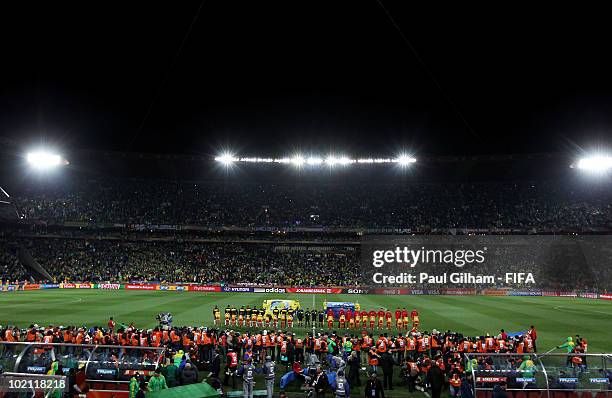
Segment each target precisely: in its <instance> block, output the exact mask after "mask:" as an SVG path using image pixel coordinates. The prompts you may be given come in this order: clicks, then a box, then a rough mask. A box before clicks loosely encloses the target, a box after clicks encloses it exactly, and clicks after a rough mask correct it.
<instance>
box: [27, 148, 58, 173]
mask: <svg viewBox="0 0 612 398" xmlns="http://www.w3.org/2000/svg"><path fill="white" fill-rule="evenodd" d="M26 160H27V162H28V164H29V165H30V166H31V167H33V168H35V169H37V170H49V169H53V168H55V167H58V166H61V165H62V164H66V162H65V161H64V162H62V157H61V156H60V155H58V154H56V153H52V152H47V151H36V152H30V153H28V154H27V156H26Z"/></svg>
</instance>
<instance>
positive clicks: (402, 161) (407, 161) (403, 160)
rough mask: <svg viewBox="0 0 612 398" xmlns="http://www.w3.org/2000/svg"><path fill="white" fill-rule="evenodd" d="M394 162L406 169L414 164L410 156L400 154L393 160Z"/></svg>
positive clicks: (413, 159)
mask: <svg viewBox="0 0 612 398" xmlns="http://www.w3.org/2000/svg"><path fill="white" fill-rule="evenodd" d="M394 162H395V163H397V164H399V165H400V166H403V167H407V166H410V165H411V164H412V163H415V162H416V159H415V158H413V157H412V156H410V155H406V154H402V155H399V156H398V157H397V158H395V159H394Z"/></svg>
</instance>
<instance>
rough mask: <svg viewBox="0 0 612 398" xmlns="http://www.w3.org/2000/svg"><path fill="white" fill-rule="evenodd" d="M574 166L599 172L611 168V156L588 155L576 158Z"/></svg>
mask: <svg viewBox="0 0 612 398" xmlns="http://www.w3.org/2000/svg"><path fill="white" fill-rule="evenodd" d="M576 167H577V168H579V169H580V170H585V171H590V172H595V173H601V172H604V171H608V170H610V169H612V157H611V156H602V155H598V156H589V157H586V158H582V159H580V160H578V163H577V164H576Z"/></svg>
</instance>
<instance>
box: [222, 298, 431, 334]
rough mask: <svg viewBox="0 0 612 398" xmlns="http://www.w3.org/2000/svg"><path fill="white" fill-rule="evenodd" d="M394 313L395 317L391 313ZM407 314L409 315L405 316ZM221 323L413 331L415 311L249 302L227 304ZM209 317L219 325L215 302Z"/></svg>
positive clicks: (417, 325)
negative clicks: (268, 305)
mask: <svg viewBox="0 0 612 398" xmlns="http://www.w3.org/2000/svg"><path fill="white" fill-rule="evenodd" d="M393 315H395V318H394V317H393ZM409 315H410V317H409ZM224 318H225V319H224V325H225V326H228V327H229V326H234V327H235V326H239V327H258V328H264V327H266V328H268V327H274V328H278V327H280V328H283V329H285V328H293V327H294V323H297V326H298V327H311V326H314V327H316V326H318V327H320V328H323V327H325V325H327V328H328V329H333V328H335V327H337V328H339V329H367V328H368V326H369V328H370V329H379V330H383V329H387V330H392V329H393V328H395V329H397V330H411V331H416V330H418V327H419V313H418V312H417V310H416V309H413V310H412V311H411V312H410V314H409V313H408V311H407V310H406V308H402V309H400V308H399V307H398V308H396V310H395V314H393V313H392V312H391V311H390V310H388V309H387V310H386V309H384V308H380V309H378V310H377V311H375V310H370V311H366V310H351V309H350V308H349V309H346V310H345V309H340V310H339V311H338V312H337V314H336V313H334V311H333V310H331V309H328V310H327V311H325V310H322V311H318V310H316V309H312V310H311V309H309V308H306V310H303V309H301V308H298V309H295V310H294V309H291V308H289V309H287V308H282V309H279V308H274V309H272V311H270V312H267V311H266V310H265V309H263V308H257V307H251V306H249V305H247V306H246V307H245V306H242V307H240V308H236V307H234V306H230V305H229V304H228V305H227V307H226V308H225V311H224ZM213 321H214V325H215V326H221V310H220V309H219V308H218V307H217V306H216V305H215V308H213Z"/></svg>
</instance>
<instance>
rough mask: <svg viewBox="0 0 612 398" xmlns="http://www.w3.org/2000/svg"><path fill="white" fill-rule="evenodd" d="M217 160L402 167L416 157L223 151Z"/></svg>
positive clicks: (302, 164)
mask: <svg viewBox="0 0 612 398" xmlns="http://www.w3.org/2000/svg"><path fill="white" fill-rule="evenodd" d="M215 161H216V162H220V163H221V164H223V165H224V166H226V167H228V166H231V165H232V164H234V163H264V164H265V163H268V164H288V165H292V166H295V167H298V168H300V167H304V166H310V167H317V166H328V167H347V166H351V165H355V164H358V165H371V164H396V165H398V166H401V167H409V166H410V165H412V164H413V163H416V161H417V160H416V158H415V157H413V156H411V155H407V154H401V155H399V156H397V157H395V158H359V159H355V158H351V157H348V156H345V155H328V156H325V157H322V156H316V155H310V156H304V155H301V154H295V155H292V156H288V157H283V158H265V157H237V156H236V155H234V154H232V153H223V154H221V155H219V156H217V157H215Z"/></svg>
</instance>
